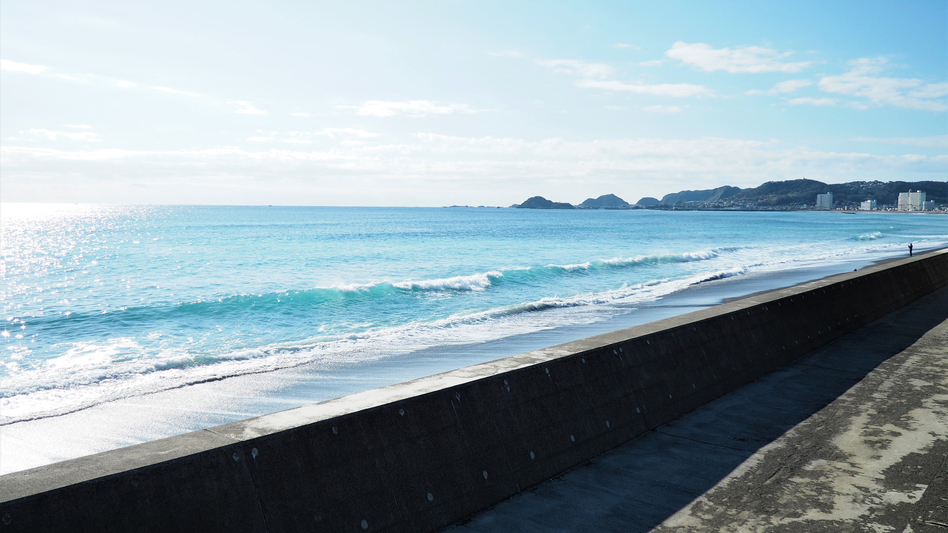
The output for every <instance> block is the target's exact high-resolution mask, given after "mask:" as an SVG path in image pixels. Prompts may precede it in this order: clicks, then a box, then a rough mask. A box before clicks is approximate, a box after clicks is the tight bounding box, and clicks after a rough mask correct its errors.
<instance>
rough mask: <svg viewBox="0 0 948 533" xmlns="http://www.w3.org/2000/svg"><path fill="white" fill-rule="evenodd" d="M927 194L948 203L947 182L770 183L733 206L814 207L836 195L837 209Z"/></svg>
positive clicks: (742, 195)
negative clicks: (823, 198)
mask: <svg viewBox="0 0 948 533" xmlns="http://www.w3.org/2000/svg"><path fill="white" fill-rule="evenodd" d="M909 189H911V190H913V191H919V190H921V191H925V195H926V196H927V198H928V199H929V200H933V201H934V202H935V203H936V204H944V203H948V182H945V181H890V182H882V181H851V182H848V183H836V184H827V183H823V182H821V181H815V180H790V181H768V182H767V183H765V184H763V185H761V186H760V187H757V188H755V189H744V190H743V191H741V192H740V193H739V194H736V195H734V196H733V197H731V198H730V200H731V201H734V202H747V203H755V204H757V205H761V206H769V205H772V206H779V205H800V204H809V205H813V204H814V203H815V202H816V195H817V194H823V193H826V192H831V193H833V201H834V203H835V204H836V205H855V204H858V203H859V202H862V201H864V200H875V201H876V202H877V203H878V204H879V205H896V204H897V203H898V201H899V193H900V192H908V190H909Z"/></svg>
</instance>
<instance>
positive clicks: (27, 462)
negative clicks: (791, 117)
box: [0, 258, 877, 474]
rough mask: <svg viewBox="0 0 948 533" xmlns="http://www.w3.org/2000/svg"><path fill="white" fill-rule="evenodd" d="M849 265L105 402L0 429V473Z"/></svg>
mask: <svg viewBox="0 0 948 533" xmlns="http://www.w3.org/2000/svg"><path fill="white" fill-rule="evenodd" d="M876 261H877V260H876V259H870V258H862V259H860V260H855V261H847V262H834V263H831V264H825V265H819V266H810V267H807V268H796V269H788V270H785V271H782V272H761V273H757V274H749V275H745V276H740V277H729V278H723V279H717V280H710V281H706V282H703V283H698V284H695V285H692V286H689V287H687V288H685V289H684V290H681V291H677V292H674V293H672V294H669V295H666V296H664V297H661V298H659V299H657V300H655V301H651V302H647V303H641V304H635V305H630V306H629V308H628V309H627V310H626V312H625V313H623V314H617V315H615V316H612V317H611V318H609V319H606V320H601V321H598V322H593V323H589V324H583V325H573V326H566V327H559V328H552V329H545V330H541V331H535V332H530V333H523V334H518V335H513V336H510V337H505V338H502V339H497V340H492V341H486V342H480V343H474V344H463V345H449V346H436V347H430V348H425V349H422V350H417V351H412V352H408V353H404V354H400V355H397V356H392V357H388V358H381V359H376V360H372V361H370V362H366V363H362V364H361V365H356V366H353V365H352V364H349V365H346V364H339V365H338V366H337V367H336V368H327V367H326V366H325V365H313V364H303V365H300V366H297V367H293V368H286V369H281V370H275V371H271V372H261V373H253V374H245V375H241V376H234V377H228V378H224V379H217V380H211V381H208V382H205V383H198V384H192V385H187V386H183V387H178V388H174V389H171V390H164V391H161V392H157V393H152V394H144V395H137V396H133V397H130V398H124V399H119V400H114V401H109V402H105V403H101V404H98V405H95V406H92V407H89V408H86V409H82V410H78V411H75V412H72V413H68V414H64V415H60V416H52V417H45V418H40V419H37V420H31V421H24V422H17V423H13V424H7V425H4V426H2V427H0V473H4V474H5V473H10V472H15V471H19V470H24V469H28V468H33V467H37V466H42V465H45V464H50V463H53V462H58V461H62V460H66V459H72V458H76V457H82V456H85V455H90V454H94V453H99V452H103V451H108V450H112V449H116V448H120V447H123V446H129V445H133V444H139V443H142V442H147V441H151V440H155V439H160V438H164V437H169V436H173V435H177V434H181V433H186V432H189V431H195V430H198V429H203V428H207V427H213V426H217V425H221V424H225V423H229V422H234V421H238V420H242V419H245V418H250V417H254V416H260V415H264V414H268V413H272V412H276V411H280V410H285V409H291V408H294V407H299V406H302V405H306V404H309V403H313V402H318V401H323V400H328V399H332V398H337V397H341V396H345V395H348V394H353V393H357V392H361V391H365V390H369V389H373V388H378V387H383V386H387V385H391V384H394V383H400V382H403V381H408V380H411V379H415V378H419V377H423V376H427V375H431V374H436V373H440V372H446V371H449V370H453V369H456V368H460V367H465V366H470V365H474V364H478V363H482V362H486V361H492V360H495V359H499V358H503V357H509V356H513V355H516V354H519V353H524V352H528V351H531V350H537V349H541V348H544V347H547V346H552V345H556V344H560V343H564V342H569V341H573V340H577V339H581V338H585V337H589V336H592V335H597V334H600V333H607V332H611V331H614V330H618V329H622V328H626V327H631V326H635V325H639V324H644V323H647V322H652V321H655V320H659V319H662V318H667V317H671V316H676V315H680V314H683V313H687V312H691V311H695V310H699V309H704V308H708V307H711V306H714V305H718V304H721V303H724V302H725V301H729V300H733V299H736V298H741V297H744V296H748V295H751V294H757V293H760V292H763V291H768V290H774V289H779V288H783V287H789V286H793V285H796V284H799V283H802V282H805V281H809V280H813V279H820V278H823V277H825V276H829V275H834V274H839V273H844V272H851V271H852V270H854V269H861V268H864V267H866V266H868V265H870V264H873V263H874V262H876Z"/></svg>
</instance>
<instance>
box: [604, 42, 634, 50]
mask: <svg viewBox="0 0 948 533" xmlns="http://www.w3.org/2000/svg"><path fill="white" fill-rule="evenodd" d="M611 46H612V47H613V48H631V49H633V50H641V49H642V47H641V46H637V45H634V44H626V43H615V44H613V45H611Z"/></svg>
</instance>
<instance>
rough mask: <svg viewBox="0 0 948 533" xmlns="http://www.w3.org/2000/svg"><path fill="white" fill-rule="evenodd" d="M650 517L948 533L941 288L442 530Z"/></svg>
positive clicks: (561, 526)
mask: <svg viewBox="0 0 948 533" xmlns="http://www.w3.org/2000/svg"><path fill="white" fill-rule="evenodd" d="M847 389H848V390H847ZM656 526H657V527H656ZM653 527H654V528H656V529H655V531H658V532H662V533H666V532H669V533H670V532H675V533H678V532H699V531H701V532H704V531H734V532H738V531H740V532H744V531H747V532H751V531H753V532H757V531H766V532H822V531H825V532H847V531H860V532H861V531H867V532H869V531H871V532H886V531H892V532H896V533H908V532H922V531H936V532H937V531H942V532H945V531H948V288H945V289H941V290H940V291H937V292H936V293H934V294H932V295H930V296H928V297H926V298H923V299H921V300H919V301H917V302H915V303H914V304H911V305H909V306H907V307H905V308H903V309H902V310H900V311H897V312H895V313H893V314H891V315H889V316H887V317H885V318H884V319H882V320H879V321H877V322H875V323H873V324H870V325H869V326H868V327H865V328H863V329H861V330H859V331H858V332H856V333H853V334H850V335H848V336H846V337H844V338H842V339H840V340H838V341H836V342H834V343H832V344H830V345H828V346H826V347H824V348H822V349H820V350H817V351H816V352H813V353H811V354H809V355H807V356H804V357H802V358H800V359H798V360H797V361H795V362H793V363H790V364H789V365H787V366H785V367H784V368H782V369H780V370H778V371H776V372H773V373H771V374H769V375H767V376H765V377H763V378H761V379H759V380H757V381H755V382H753V383H750V384H748V385H746V386H744V387H742V388H740V389H738V390H736V391H734V392H732V393H730V394H728V395H725V396H723V397H721V398H719V399H717V400H715V401H714V402H712V403H710V404H708V405H706V406H704V407H702V408H699V409H698V410H696V411H694V412H692V413H690V414H687V415H685V416H683V417H681V418H679V419H676V420H674V421H672V422H670V423H668V424H666V425H664V426H661V427H659V428H657V429H656V430H654V431H650V432H648V433H646V434H645V435H643V436H641V437H639V438H637V439H634V440H632V441H630V442H628V443H626V444H625V445H623V446H621V447H619V448H617V449H615V450H613V451H611V452H608V453H606V454H604V455H602V456H600V457H598V458H596V459H593V460H592V461H591V462H589V463H587V464H586V465H583V466H580V467H578V468H575V469H573V470H571V471H570V472H568V473H567V474H565V475H563V476H561V477H559V478H556V479H554V480H551V481H548V482H545V483H543V484H541V485H539V486H538V487H536V488H534V489H532V490H530V491H527V492H524V493H522V494H520V495H518V496H515V497H513V498H511V499H510V500H507V501H505V502H503V503H501V504H499V505H497V506H495V507H494V508H492V509H490V510H488V511H485V512H483V513H481V514H479V515H477V516H475V517H474V518H473V519H471V520H469V521H467V522H464V523H462V524H459V525H457V526H454V527H453V528H449V529H448V531H451V532H452V533H462V532H473V531H478V532H488V531H539V532H554V531H616V532H618V531H621V532H632V533H634V532H644V531H649V530H652V528H653Z"/></svg>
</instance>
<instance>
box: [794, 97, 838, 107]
mask: <svg viewBox="0 0 948 533" xmlns="http://www.w3.org/2000/svg"><path fill="white" fill-rule="evenodd" d="M787 103H788V104H790V105H816V106H824V105H836V99H835V98H791V99H790V100H787Z"/></svg>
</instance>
